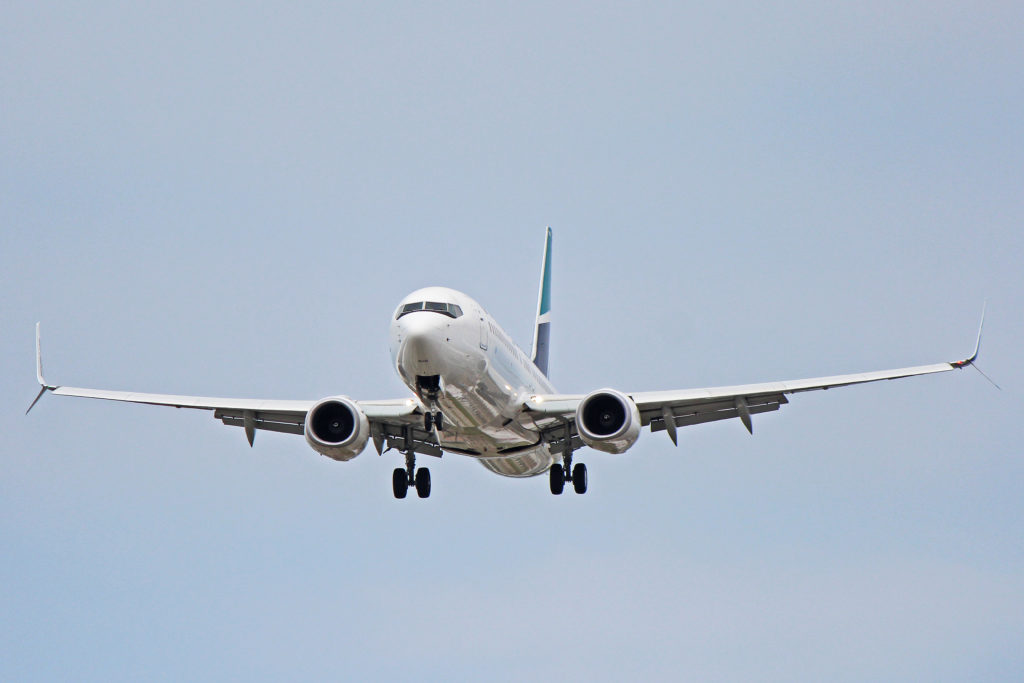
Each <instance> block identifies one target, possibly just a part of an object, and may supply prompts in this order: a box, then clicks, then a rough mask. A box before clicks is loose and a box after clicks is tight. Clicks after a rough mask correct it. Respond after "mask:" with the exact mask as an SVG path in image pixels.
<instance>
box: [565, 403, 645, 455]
mask: <svg viewBox="0 0 1024 683" xmlns="http://www.w3.org/2000/svg"><path fill="white" fill-rule="evenodd" d="M576 430H577V431H578V432H579V435H580V438H581V439H583V443H585V444H587V445H588V446H590V447H591V448H596V449H597V450H599V451H604V452H605V453H624V452H625V451H626V450H627V449H628V448H629V447H630V446H632V445H633V444H635V443H636V440H637V439H639V438H640V411H639V410H637V407H636V404H635V403H633V399H631V398H629V397H628V396H626V395H625V394H623V393H621V392H619V391H615V390H614V389H600V390H599V391H595V392H593V393H591V394H587V396H586V397H585V398H584V399H583V400H582V401H580V404H579V406H577V408H576Z"/></svg>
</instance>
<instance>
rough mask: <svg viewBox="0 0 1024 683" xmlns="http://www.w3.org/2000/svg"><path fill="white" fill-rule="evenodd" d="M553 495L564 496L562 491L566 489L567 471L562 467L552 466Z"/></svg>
mask: <svg viewBox="0 0 1024 683" xmlns="http://www.w3.org/2000/svg"><path fill="white" fill-rule="evenodd" d="M550 476H551V493H553V494H555V495H556V496H560V495H562V490H563V489H565V470H563V469H562V466H561V465H552V466H551V475H550Z"/></svg>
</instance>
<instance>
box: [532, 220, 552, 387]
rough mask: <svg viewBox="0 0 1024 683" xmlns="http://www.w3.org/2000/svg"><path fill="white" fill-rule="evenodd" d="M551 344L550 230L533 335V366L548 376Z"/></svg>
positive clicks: (541, 271)
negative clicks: (535, 327)
mask: <svg viewBox="0 0 1024 683" xmlns="http://www.w3.org/2000/svg"><path fill="white" fill-rule="evenodd" d="M550 344H551V228H548V230H547V234H546V236H545V238H544V262H543V264H541V269H540V293H539V295H538V297H537V329H536V331H535V332H534V335H533V364H534V365H536V366H537V367H538V368H539V369H540V371H541V372H543V373H544V376H545V377H547V376H548V351H549V350H550Z"/></svg>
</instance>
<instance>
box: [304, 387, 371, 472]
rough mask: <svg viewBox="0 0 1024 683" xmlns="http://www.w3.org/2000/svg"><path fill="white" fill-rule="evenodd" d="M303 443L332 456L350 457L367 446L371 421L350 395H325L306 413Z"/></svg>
mask: <svg viewBox="0 0 1024 683" xmlns="http://www.w3.org/2000/svg"><path fill="white" fill-rule="evenodd" d="M305 432H306V443H308V444H309V445H310V447H312V448H313V450H315V451H316V452H317V453H320V454H321V455H326V456H327V457H328V458H333V459H334V460H340V461H346V460H351V459H352V458H354V457H356V456H357V455H359V454H360V453H362V452H363V449H364V448H365V447H366V442H367V440H368V439H369V438H370V421H369V420H367V419H366V414H365V413H364V412H363V411H362V410H361V409H360V408H359V406H358V405H356V404H355V402H353V401H352V400H351V399H349V398H346V397H344V396H335V397H331V398H325V399H323V400H321V401H319V402H318V403H317V404H316V405H314V406H313V407H312V408H311V409H310V410H309V412H308V413H306V424H305Z"/></svg>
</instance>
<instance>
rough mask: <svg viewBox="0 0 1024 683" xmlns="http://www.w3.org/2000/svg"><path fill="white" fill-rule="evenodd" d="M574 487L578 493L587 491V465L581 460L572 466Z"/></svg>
mask: <svg viewBox="0 0 1024 683" xmlns="http://www.w3.org/2000/svg"><path fill="white" fill-rule="evenodd" d="M572 488H573V489H574V490H575V491H576V493H586V492H587V466H586V465H584V464H583V463H581V462H578V463H576V466H575V467H573V468H572Z"/></svg>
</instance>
